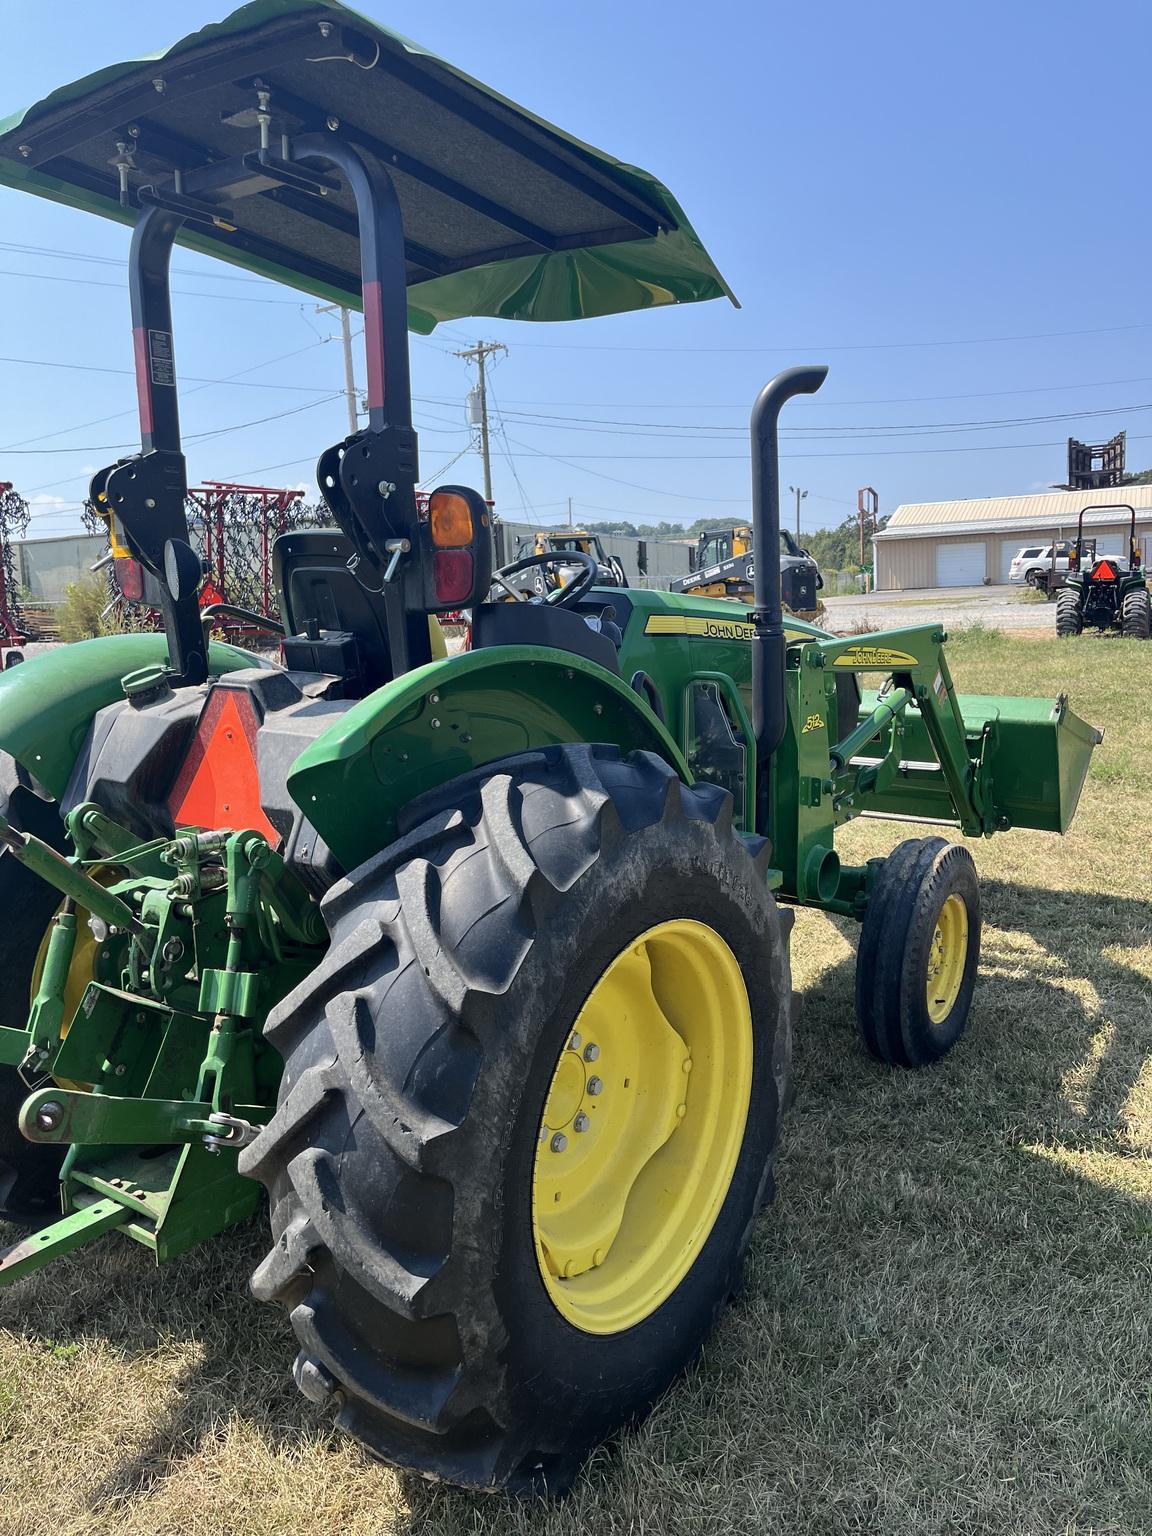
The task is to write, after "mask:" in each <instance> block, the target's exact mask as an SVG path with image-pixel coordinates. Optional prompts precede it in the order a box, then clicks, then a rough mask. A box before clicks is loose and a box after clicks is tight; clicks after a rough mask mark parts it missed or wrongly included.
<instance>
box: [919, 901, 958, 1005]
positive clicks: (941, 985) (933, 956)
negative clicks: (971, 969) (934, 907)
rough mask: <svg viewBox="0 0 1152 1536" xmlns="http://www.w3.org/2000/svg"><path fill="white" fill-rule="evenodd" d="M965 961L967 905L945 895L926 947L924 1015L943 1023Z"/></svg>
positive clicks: (955, 994) (955, 992)
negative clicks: (926, 1003) (933, 931)
mask: <svg viewBox="0 0 1152 1536" xmlns="http://www.w3.org/2000/svg"><path fill="white" fill-rule="evenodd" d="M967 960H968V908H967V907H966V906H965V905H964V901H963V899H962V898H961V897H959V896H949V897H948V899H947V900H946V901H945V903H944V905H943V906H942V907H941V908H940V916H939V917H938V918H937V919H936V931H935V933H934V934H933V935H932V943H931V945H930V946H929V949H928V1017H929V1018H930V1019H931V1020H932V1022H933V1024H943V1022H944V1020H945V1019H946V1018H947V1017H948V1015H949V1014H950V1013H951V1012H952V1010H953V1008H954V1007H955V1006H956V999H957V998H958V997H959V996H960V988H961V987H962V986H963V984H964V968H965V965H966V963H967Z"/></svg>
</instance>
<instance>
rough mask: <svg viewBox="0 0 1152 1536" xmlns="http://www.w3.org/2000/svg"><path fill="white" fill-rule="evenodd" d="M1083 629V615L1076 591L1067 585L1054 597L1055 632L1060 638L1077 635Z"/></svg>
mask: <svg viewBox="0 0 1152 1536" xmlns="http://www.w3.org/2000/svg"><path fill="white" fill-rule="evenodd" d="M1083 629H1084V615H1083V613H1082V612H1081V611H1080V598H1079V595H1078V593H1076V592H1075V591H1074V590H1071V589H1069V588H1067V587H1065V588H1063V589H1062V590H1061V592H1060V593H1059V595H1058V596H1057V598H1056V634H1057V636H1058V637H1059V638H1060V639H1066V638H1068V637H1069V636H1071V635H1079V634H1081V633H1082V632H1083Z"/></svg>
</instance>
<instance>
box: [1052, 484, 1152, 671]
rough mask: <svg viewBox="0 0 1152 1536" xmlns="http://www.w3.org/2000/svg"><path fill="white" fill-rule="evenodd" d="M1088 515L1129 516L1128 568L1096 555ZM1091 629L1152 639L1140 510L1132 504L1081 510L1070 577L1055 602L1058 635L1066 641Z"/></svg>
mask: <svg viewBox="0 0 1152 1536" xmlns="http://www.w3.org/2000/svg"><path fill="white" fill-rule="evenodd" d="M1088 512H1117V513H1118V512H1127V513H1128V559H1127V566H1128V569H1127V570H1124V569H1122V567H1121V563H1120V561H1119V560H1117V558H1116V557H1115V556H1114V555H1097V553H1096V541H1095V539H1087V540H1086V539H1085V537H1084V516H1085V513H1088ZM1086 625H1087V626H1088V627H1089V628H1091V629H1099V630H1114V631H1117V632H1118V633H1120V634H1121V635H1123V636H1124V637H1125V639H1128V640H1148V639H1150V638H1152V598H1150V596H1149V592H1148V581H1147V577H1146V575H1145V572H1144V568H1143V557H1142V555H1141V551H1140V544H1139V541H1138V540H1137V538H1136V508H1135V507H1133V506H1130V505H1129V504H1128V503H1127V502H1114V503H1108V504H1104V505H1095V506H1089V507H1081V509H1080V517H1079V520H1078V522H1077V524H1076V539H1075V542H1074V543H1073V544H1072V546H1071V548H1070V550H1069V552H1068V574H1067V575H1066V576H1065V578H1064V585H1063V587H1062V588H1061V590H1060V592H1059V593H1058V594H1057V598H1056V633H1057V635H1059V636H1060V637H1061V638H1066V637H1069V636H1072V635H1079V634H1081V633H1082V632H1083V630H1084V627H1085V626H1086Z"/></svg>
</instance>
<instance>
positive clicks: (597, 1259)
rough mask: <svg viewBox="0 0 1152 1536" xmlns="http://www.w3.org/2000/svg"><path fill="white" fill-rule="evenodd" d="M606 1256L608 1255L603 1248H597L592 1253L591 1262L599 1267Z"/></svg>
mask: <svg viewBox="0 0 1152 1536" xmlns="http://www.w3.org/2000/svg"><path fill="white" fill-rule="evenodd" d="M607 1257H608V1255H607V1254H606V1253H605V1252H604V1250H603V1248H597V1250H596V1252H595V1253H594V1254H593V1255H592V1262H593V1264H594V1265H595V1266H596V1268H597V1269H599V1268H600V1266H601V1264H603V1262H604V1260H605V1259H606V1258H607Z"/></svg>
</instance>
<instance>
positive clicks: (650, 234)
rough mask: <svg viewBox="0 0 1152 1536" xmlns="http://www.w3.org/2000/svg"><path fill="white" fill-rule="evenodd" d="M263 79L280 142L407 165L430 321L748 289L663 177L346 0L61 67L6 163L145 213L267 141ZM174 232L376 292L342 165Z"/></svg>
mask: <svg viewBox="0 0 1152 1536" xmlns="http://www.w3.org/2000/svg"><path fill="white" fill-rule="evenodd" d="M149 14H158V12H150V13H149ZM261 89H263V90H266V91H267V92H268V93H269V97H268V110H269V111H270V113H271V124H270V132H271V135H272V143H273V145H274V146H275V147H276V149H277V150H278V149H279V146H280V144H281V136H282V135H284V136H287V137H288V138H289V139H294V138H296V137H297V136H298V135H301V134H315V133H320V134H324V133H333V134H336V135H338V136H339V137H341V138H343V139H345V140H347V141H349V142H351V143H353V144H356V145H359V146H360V147H361V148H364V149H367V150H370V151H372V152H373V153H374V154H375V155H376V156H377V157H378V158H379V159H380V160H381V161H382V163H383V164H384V165H385V166H387V168H388V170H389V171H390V172H391V175H392V177H393V180H394V182H395V185H396V189H397V194H398V197H399V201H400V206H401V209H402V213H403V219H404V229H405V236H406V242H407V245H406V255H407V281H408V295H409V323H410V324H411V326H412V327H413V328H414V329H416V330H421V331H429V330H431V329H432V328H433V327H434V326H435V325H436V324H437V323H438V322H439V321H441V320H455V319H459V318H461V317H462V316H465V315H492V316H497V317H500V318H502V319H517V320H573V319H581V318H584V317H586V316H593V315H606V314H615V313H619V312H621V311H623V310H632V309H647V308H652V307H655V306H657V305H663V304H683V303H692V302H696V301H698V300H701V299H713V298H720V297H723V296H727V297H729V298H732V297H733V296H732V294H731V291H730V290H729V288H728V286H727V284H726V283H725V281H724V279H723V278H722V277H721V275H720V273H719V272H718V270H717V269H716V266H715V265H714V263H713V262H712V260H711V258H710V257H709V255H708V253H707V251H705V249H704V247H703V246H702V245H701V243H700V240H699V238H698V237H697V235H696V233H695V231H694V230H693V228H692V226H691V224H689V222H688V220H687V218H686V217H685V216H684V213H683V211H682V210H681V208H680V206H679V204H678V203H677V202H676V200H675V198H673V197H672V195H671V193H670V192H669V191H668V190H667V188H665V187H664V186H663V185H662V184H661V183H660V182H659V181H657V180H656V179H655V177H653V176H651V175H649V174H648V173H647V172H645V171H641V170H638V169H636V168H635V167H634V166H630V165H625V164H623V163H622V162H621V161H618V160H614V159H612V158H611V157H610V156H609V155H606V154H604V153H602V152H601V151H600V150H597V149H593V148H591V147H590V146H589V145H587V144H584V143H581V142H580V141H579V140H578V139H574V138H571V137H570V136H569V135H568V134H566V133H562V132H561V131H560V130H559V129H558V128H554V127H553V126H552V125H551V124H550V123H547V122H545V121H544V120H543V119H542V118H539V117H537V116H535V114H534V113H531V112H528V111H526V110H525V109H524V108H523V107H519V106H517V105H516V104H515V103H514V102H511V101H509V100H508V99H507V98H506V97H504V96H501V95H499V94H498V93H497V92H496V91H493V90H490V89H489V88H488V87H487V86H485V85H482V84H481V83H480V82H479V81H477V80H474V79H472V78H471V76H469V75H466V74H464V73H463V72H462V71H461V70H458V69H456V68H455V67H453V66H452V65H450V64H447V63H445V62H444V61H443V60H442V59H438V58H436V57H435V56H434V55H433V54H430V53H428V52H426V51H425V50H424V49H422V48H420V47H419V46H418V45H417V44H415V43H412V42H410V41H408V39H406V38H404V37H401V36H399V35H398V34H397V33H395V32H391V31H389V30H388V29H387V28H385V27H381V26H379V25H378V24H377V23H375V22H373V21H369V20H368V19H366V18H365V17H362V16H360V15H358V14H357V13H356V12H355V11H352V10H349V9H348V8H347V7H346V6H344V5H341V4H339V3H338V0H252V3H250V4H248V5H244V6H241V7H240V9H239V10H236V11H234V12H233V13H232V14H231V15H230V16H228V17H227V18H226V19H225V20H224V21H221V22H217V23H215V24H214V25H211V26H207V27H203V28H202V29H201V30H200V31H199V32H194V33H192V34H191V35H190V36H188V37H185V38H183V39H182V40H181V41H180V42H178V43H176V44H174V45H173V46H172V47H171V48H169V49H167V50H165V51H164V52H161V53H156V54H150V55H148V56H147V57H145V58H141V59H133V60H129V61H127V62H125V63H122V64H113V65H109V66H108V67H107V68H105V69H100V70H97V71H96V72H95V73H93V74H90V75H87V76H85V77H84V78H83V79H82V80H77V81H75V82H74V83H73V84H71V85H66V86H62V87H61V88H60V89H59V90H56V91H53V92H52V94H51V95H49V96H46V97H45V98H44V99H43V100H42V101H39V102H37V103H36V104H35V105H34V106H31V107H29V108H28V109H27V110H26V111H24V112H20V113H17V114H16V115H15V116H13V117H10V118H7V119H6V120H4V121H0V182H2V183H6V184H7V185H9V186H13V187H19V188H23V189H24V190H25V191H28V192H35V193H37V194H38V195H39V196H41V197H48V198H52V199H53V200H54V201H56V202H61V203H66V204H69V205H70V206H72V207H76V208H83V209H85V210H87V211H89V212H92V213H99V214H103V215H104V216H105V217H107V218H112V219H117V220H119V221H120V222H122V223H127V224H131V223H134V222H135V219H136V217H137V213H138V203H137V198H138V194H139V191H140V189H141V188H144V187H147V186H149V185H153V184H154V185H156V186H157V187H161V186H163V187H167V188H169V189H171V188H172V187H173V186H176V187H177V189H179V188H181V187H183V188H184V189H194V188H195V186H196V183H197V175H198V173H199V175H200V177H201V178H203V177H204V175H205V174H206V172H207V168H210V167H211V166H213V165H215V164H217V163H218V162H220V161H224V160H228V159H232V158H234V157H236V156H239V155H242V154H244V153H246V152H247V151H249V150H251V149H253V148H254V147H255V145H256V142H257V130H258V118H257V112H258V97H257V92H258V91H259V90H261ZM122 167H123V171H124V176H125V180H126V184H127V193H126V200H127V203H128V206H126V207H125V206H123V204H122V199H121V192H120V185H121V175H122ZM174 172H179V177H178V178H176V179H175V180H174V175H173V173H174ZM179 239H180V243H181V244H183V245H186V246H189V247H191V248H192V249H195V250H199V251H203V252H206V253H210V254H211V255H214V256H219V257H221V258H223V259H224V260H225V261H229V262H232V263H233V264H235V265H237V266H241V267H245V268H247V269H248V270H250V271H252V272H257V273H261V274H263V275H265V276H268V277H273V278H277V279H279V280H280V281H282V282H285V283H289V284H291V285H292V286H293V287H296V288H300V289H303V290H304V291H305V292H307V293H311V294H315V295H316V296H317V297H320V298H324V299H328V300H333V301H335V302H336V303H338V304H345V305H349V306H352V307H356V308H359V307H360V302H361V301H360V262H359V250H358V245H359V241H358V231H357V221H356V212H355V206H354V203H353V200H352V197H351V195H350V192H349V190H348V187H347V185H345V184H341V185H339V186H333V187H331V188H329V189H328V193H327V195H326V196H324V197H320V196H316V195H312V194H311V193H310V192H309V191H308V190H298V189H296V188H293V187H292V186H290V185H278V186H271V187H269V188H268V189H267V190H265V191H263V192H261V193H260V195H258V196H251V197H246V198H244V199H242V200H240V201H239V202H238V203H237V204H236V207H235V211H229V215H228V217H227V219H225V218H221V220H220V222H219V224H217V225H215V226H213V225H211V224H209V225H202V226H200V227H198V228H197V227H187V226H186V227H185V229H184V230H183V232H182V233H181V235H180V237H179ZM733 302H735V300H734V299H733Z"/></svg>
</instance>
